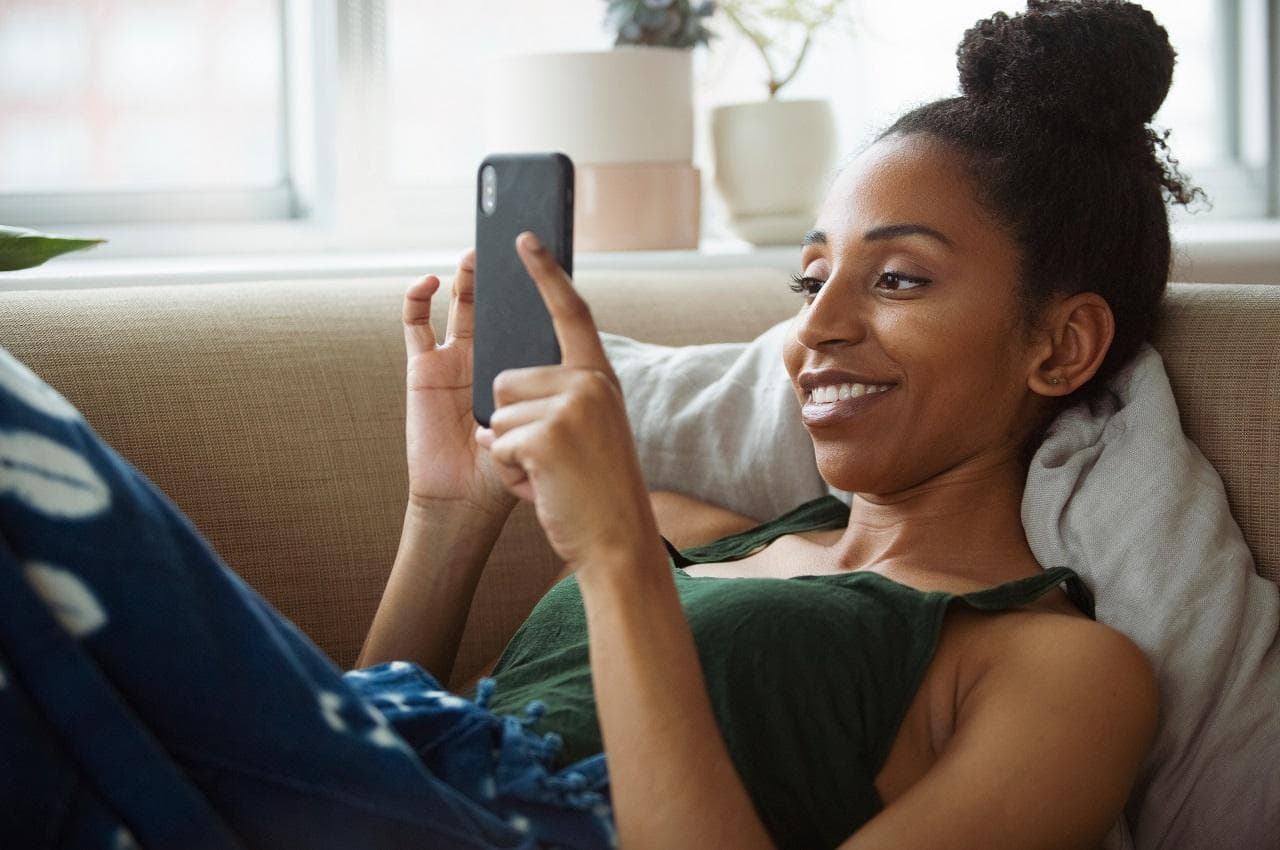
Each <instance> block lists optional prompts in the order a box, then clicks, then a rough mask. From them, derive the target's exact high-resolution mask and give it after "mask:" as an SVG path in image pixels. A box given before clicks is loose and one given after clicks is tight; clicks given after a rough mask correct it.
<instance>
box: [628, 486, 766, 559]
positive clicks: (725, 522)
mask: <svg viewBox="0 0 1280 850" xmlns="http://www.w3.org/2000/svg"><path fill="white" fill-rule="evenodd" d="M649 501H650V503H651V504H652V505H653V515H654V517H655V518H656V519H657V521H658V531H659V532H660V533H661V534H662V536H663V537H665V538H667V539H668V540H670V541H671V542H672V544H673V545H674V546H675V547H676V548H677V549H688V548H690V547H693V546H701V545H703V544H704V543H710V542H712V541H713V540H719V539H720V538H721V537H724V536H726V535H729V534H736V533H737V532H739V531H746V530H747V529H749V528H754V527H755V526H757V525H759V524H760V523H759V521H758V520H755V519H752V518H751V517H749V516H745V515H743V514H740V513H735V512H734V511H731V510H729V509H728V508H722V507H720V506H719V505H715V504H712V503H711V502H704V501H702V500H701V499H695V498H694V497H692V496H686V495H685V494H683V493H677V492H675V491H672V490H654V491H653V492H651V493H650V494H649Z"/></svg>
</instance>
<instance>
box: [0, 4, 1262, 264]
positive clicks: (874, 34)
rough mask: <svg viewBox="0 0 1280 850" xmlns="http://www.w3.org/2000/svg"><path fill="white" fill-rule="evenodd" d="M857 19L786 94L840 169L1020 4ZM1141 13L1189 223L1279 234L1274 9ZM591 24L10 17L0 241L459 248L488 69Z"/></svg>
mask: <svg viewBox="0 0 1280 850" xmlns="http://www.w3.org/2000/svg"><path fill="white" fill-rule="evenodd" d="M848 5H849V8H850V13H849V16H850V18H851V20H850V21H849V22H848V24H847V25H840V26H832V27H829V28H828V30H827V31H825V32H824V33H822V34H821V36H820V38H819V40H818V42H817V43H816V44H815V47H814V49H813V50H812V51H811V53H810V56H809V58H808V61H807V62H806V65H805V68H804V70H803V71H802V72H801V74H800V75H799V76H798V77H797V78H796V79H795V80H794V81H793V82H792V84H791V85H790V86H788V88H787V89H786V90H785V91H784V96H786V97H793V98H799V97H821V98H828V99H830V100H831V101H832V104H833V106H834V108H835V111H836V115H837V123H838V130H839V134H840V139H839V146H840V149H841V150H843V151H849V152H851V151H853V150H856V149H857V148H858V147H859V146H860V145H861V144H863V143H865V141H866V140H867V139H868V138H870V136H871V135H872V134H873V133H874V131H875V130H876V129H878V128H880V127H883V126H884V125H885V124H886V123H887V122H888V121H889V120H891V119H892V118H893V117H894V116H896V115H897V114H899V113H900V112H901V111H903V110H904V109H905V108H908V107H909V106H911V105H912V104H915V103H918V102H922V101H925V100H928V99H932V98H935V97H940V96H945V95H948V94H951V93H953V92H954V91H955V88H956V72H955V53H954V52H955V46H956V44H957V43H958V41H959V39H960V36H961V34H962V33H963V31H964V30H965V29H966V28H968V27H969V26H970V25H971V24H972V23H973V22H974V21H975V20H977V19H978V18H980V17H984V16H986V15H987V14H989V13H990V12H991V11H993V10H994V9H995V8H1000V7H1003V8H1005V10H1006V11H1016V10H1017V9H1018V8H1021V5H1022V4H1020V3H1008V2H1003V0H936V2H928V3H926V2H925V0H915V2H910V3H902V2H894V0H864V2H852V3H850V4H848ZM1146 5H1147V6H1148V7H1149V8H1151V9H1152V11H1153V12H1154V13H1155V15H1156V17H1157V18H1158V19H1159V20H1160V21H1161V22H1162V23H1163V24H1164V25H1165V26H1166V28H1167V29H1168V30H1169V32H1170V37H1171V39H1172V40H1173V43H1174V45H1175V47H1176V48H1177V49H1178V51H1179V64H1178V68H1177V71H1176V73H1175V80H1174V86H1173V90H1172V91H1171V92H1170V95H1169V98H1168V100H1167V101H1166V103H1165V106H1164V108H1163V109H1162V110H1161V113H1160V115H1158V116H1157V119H1156V124H1157V125H1158V126H1167V127H1170V128H1171V129H1172V130H1173V135H1172V136H1171V139H1170V144H1171V147H1172V150H1173V153H1174V155H1175V156H1176V157H1178V159H1179V160H1180V162H1181V164H1182V167H1183V168H1184V169H1185V170H1186V171H1187V173H1188V174H1189V175H1190V176H1191V178H1192V179H1193V180H1194V181H1195V182H1197V183H1199V184H1201V185H1202V186H1203V187H1204V188H1205V189H1206V191H1207V192H1208V194H1209V195H1210V197H1211V198H1212V200H1213V203H1214V207H1213V210H1212V212H1211V213H1208V214H1207V215H1203V214H1202V215H1200V216H1198V218H1201V217H1202V218H1207V219H1222V218H1232V217H1256V216H1263V215H1268V214H1271V215H1274V214H1275V213H1276V211H1277V203H1278V202H1277V191H1278V190H1277V181H1276V178H1275V174H1276V172H1277V166H1276V150H1275V148H1276V144H1277V142H1276V140H1275V138H1274V134H1275V133H1276V130H1275V126H1276V123H1275V110H1274V108H1273V106H1272V104H1273V103H1274V100H1275V98H1276V92H1275V91H1274V90H1273V89H1272V87H1271V83H1270V81H1271V80H1272V75H1271V74H1272V72H1273V71H1274V69H1275V68H1276V65H1277V58H1276V57H1277V52H1278V45H1277V44H1276V40H1275V38H1274V37H1273V36H1270V35H1269V33H1271V32H1274V31H1275V30H1276V29H1277V23H1276V21H1275V20H1274V19H1273V18H1274V16H1275V15H1276V14H1277V13H1276V11H1275V10H1276V6H1277V3H1276V2H1275V0H1202V2H1197V3H1186V2H1182V0H1147V2H1146ZM604 11H605V3H604V0H472V2H467V3H456V2H443V0H426V2H424V1H423V0H94V2H89V0H6V2H5V3H4V4H2V5H0V115H3V116H4V118H3V120H2V121H0V221H3V222H4V223H6V224H18V225H28V226H44V227H48V228H49V229H56V227H57V226H58V225H68V226H79V227H80V228H81V229H83V228H84V226H89V227H92V228H93V229H94V232H95V233H103V230H104V228H105V229H107V231H108V232H106V233H104V234H103V235H108V236H111V237H112V238H113V243H112V244H111V245H110V246H107V249H106V254H105V255H108V256H109V255H110V254H116V255H123V254H132V255H140V254H147V253H156V252H164V251H169V252H173V253H213V252H220V251H240V252H244V251H269V250H277V249H279V248H281V247H285V248H288V249H291V250H314V249H316V248H334V247H336V248H345V249H349V250H355V249H366V248H394V249H422V248H430V247H443V248H449V249H452V248H455V247H457V246H461V245H465V244H467V243H468V242H469V240H470V235H471V227H472V224H471V215H470V210H471V201H470V193H471V191H472V185H471V181H472V172H473V170H474V167H475V165H476V163H478V162H479V160H480V158H481V157H482V156H483V155H484V153H485V150H484V129H483V117H482V116H483V97H484V90H485V85H486V76H487V72H486V69H485V66H486V62H488V61H489V60H491V59H492V58H493V57H496V56H499V55H501V54H502V53H505V52H511V51H524V50H534V51H552V50H597V49H607V48H608V47H609V45H610V44H611V43H612V35H611V33H608V32H606V31H605V30H604V29H603V19H604ZM711 24H712V27H713V28H714V29H716V30H717V31H718V32H719V33H720V34H721V35H720V38H718V39H717V40H716V41H715V42H713V45H712V48H711V49H710V50H706V49H700V50H699V51H698V52H697V53H695V91H694V92H693V96H694V105H695V147H694V160H695V164H696V165H698V166H699V167H700V168H701V169H702V171H703V177H704V181H705V183H704V190H705V191H704V199H705V208H706V214H705V215H704V219H703V220H704V228H703V229H704V234H705V235H706V236H707V237H708V238H709V239H713V240H714V239H716V238H719V237H723V236H727V235H728V231H727V228H725V227H724V226H723V224H722V223H721V220H722V217H723V215H722V213H721V212H720V207H719V200H718V198H717V197H716V193H715V189H714V185H713V183H712V181H711V175H712V163H711V161H710V157H711V155H710V144H709V141H708V139H707V129H708V128H707V125H708V120H707V117H708V114H709V111H710V109H711V108H712V107H713V106H715V105H718V104H721V103H730V102H735V101H743V100H757V99H760V98H761V97H762V96H763V94H764V87H763V84H762V82H761V79H762V72H763V71H762V68H761V67H760V66H759V64H758V61H759V60H758V58H757V57H756V56H755V55H754V53H753V48H752V47H751V45H750V44H749V43H748V42H747V41H746V40H745V39H744V38H742V37H741V36H739V35H737V34H736V33H734V32H732V31H731V30H730V29H729V26H728V22H727V21H726V20H723V19H720V18H713V19H712V21H711ZM1269 68H1270V69H1272V70H1271V71H1269ZM139 222H141V223H148V222H149V223H151V224H150V225H149V226H150V227H151V228H152V229H151V230H147V229H146V228H145V227H140V226H137V225H135V224H133V223H139ZM113 226H114V227H115V228H116V229H115V230H111V228H112V227H113ZM157 227H159V228H167V229H165V230H164V231H163V238H158V237H157V236H156V233H157V230H156V228H157Z"/></svg>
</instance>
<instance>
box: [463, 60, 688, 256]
mask: <svg viewBox="0 0 1280 850" xmlns="http://www.w3.org/2000/svg"><path fill="white" fill-rule="evenodd" d="M692 55H693V54H692V51H690V50H682V49H677V48H671V47H634V46H627V47H615V48H613V49H612V50H605V51H594V52H587V53H528V54H517V55H513V56H506V57H503V58H501V59H499V60H497V61H496V62H495V63H494V65H493V66H492V68H491V71H490V74H489V77H488V83H487V89H486V93H485V94H486V97H485V107H484V124H485V142H486V145H487V147H488V150H489V151H490V152H502V153H521V152H530V151H561V152H563V153H566V154H568V155H569V158H570V159H572V160H573V162H574V165H575V167H576V182H577V203H576V204H575V206H574V225H573V229H574V243H575V248H576V249H577V250H581V251H636V250H649V249H677V248H696V247H697V245H698V237H699V230H700V226H701V206H700V187H701V181H700V177H699V173H698V170H697V169H696V168H694V167H693V94H692V73H693V71H692V69H693V62H692Z"/></svg>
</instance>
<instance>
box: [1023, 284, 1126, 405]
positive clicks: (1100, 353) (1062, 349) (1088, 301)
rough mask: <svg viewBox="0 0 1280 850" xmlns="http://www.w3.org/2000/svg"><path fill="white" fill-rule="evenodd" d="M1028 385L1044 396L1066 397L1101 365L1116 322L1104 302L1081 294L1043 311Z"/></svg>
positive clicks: (1097, 296)
mask: <svg viewBox="0 0 1280 850" xmlns="http://www.w3.org/2000/svg"><path fill="white" fill-rule="evenodd" d="M1039 331H1040V332H1039V333H1038V334H1037V340H1036V343H1035V346H1034V350H1035V360H1034V361H1033V362H1032V364H1031V367H1032V368H1031V373H1030V374H1029V375H1028V377H1027V386H1029V387H1030V388H1031V390H1032V391H1033V392H1036V393H1039V394H1040V395H1043V396H1065V395H1070V394H1071V393H1073V392H1075V391H1076V390H1077V389H1079V388H1080V387H1081V386H1083V385H1084V384H1085V383H1087V382H1088V380H1089V379H1090V378H1092V377H1093V376H1094V375H1095V374H1096V373H1097V371H1098V369H1099V367H1101V366H1102V361H1103V359H1104V358H1106V356H1107V351H1108V350H1110V348H1111V340H1112V339H1114V338H1115V334H1116V321H1115V317H1114V316H1113V315H1112V314H1111V307H1110V305H1108V304H1107V302H1106V299H1104V298H1103V297H1102V296H1101V295H1099V294H1097V293H1096V292H1080V293H1077V294H1075V295H1072V296H1069V297H1067V298H1064V299H1062V300H1061V301H1059V302H1057V303H1056V304H1053V305H1052V306H1050V307H1047V308H1046V309H1045V312H1044V314H1043V315H1042V316H1041V321H1040V327H1039Z"/></svg>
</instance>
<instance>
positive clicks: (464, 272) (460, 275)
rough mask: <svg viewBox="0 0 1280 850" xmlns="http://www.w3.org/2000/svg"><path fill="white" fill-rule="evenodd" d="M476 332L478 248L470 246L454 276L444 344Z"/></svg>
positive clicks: (468, 336)
mask: <svg viewBox="0 0 1280 850" xmlns="http://www.w3.org/2000/svg"><path fill="white" fill-rule="evenodd" d="M475 333H476V249H475V248H468V249H467V252H466V253H465V254H463V255H462V259H461V260H459V261H458V271H457V274H455V275H454V276H453V295H452V297H451V298H450V299H449V323H448V324H447V325H445V331H444V344H445V345H450V344H451V343H452V342H453V341H454V340H455V339H471V338H472V337H474V336H475Z"/></svg>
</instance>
